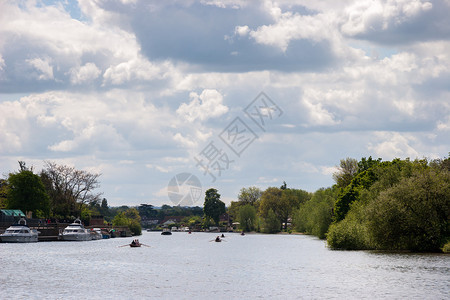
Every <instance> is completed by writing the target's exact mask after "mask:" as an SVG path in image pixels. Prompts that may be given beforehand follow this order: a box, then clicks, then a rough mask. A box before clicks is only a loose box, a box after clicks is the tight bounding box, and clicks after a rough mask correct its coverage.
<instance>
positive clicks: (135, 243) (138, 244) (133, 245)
mask: <svg viewBox="0 0 450 300" xmlns="http://www.w3.org/2000/svg"><path fill="white" fill-rule="evenodd" d="M140 246H141V243H140V242H139V240H133V241H132V242H131V243H130V247H131V248H136V247H140Z"/></svg>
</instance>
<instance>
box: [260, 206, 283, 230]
mask: <svg viewBox="0 0 450 300" xmlns="http://www.w3.org/2000/svg"><path fill="white" fill-rule="evenodd" d="M280 223H281V222H280V220H279V219H278V217H277V215H276V214H275V212H274V211H273V210H272V209H271V208H270V209H269V210H268V211H267V215H266V217H265V218H264V225H263V226H264V227H263V232H265V233H277V232H279V231H280Z"/></svg>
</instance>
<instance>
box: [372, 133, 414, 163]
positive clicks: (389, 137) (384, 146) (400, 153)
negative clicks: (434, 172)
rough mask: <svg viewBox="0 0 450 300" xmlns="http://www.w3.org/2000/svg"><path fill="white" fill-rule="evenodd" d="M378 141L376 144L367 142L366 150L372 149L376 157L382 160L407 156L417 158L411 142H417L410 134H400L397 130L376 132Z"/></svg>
mask: <svg viewBox="0 0 450 300" xmlns="http://www.w3.org/2000/svg"><path fill="white" fill-rule="evenodd" d="M377 136H378V139H379V140H380V142H378V143H377V144H375V145H374V144H372V143H369V145H368V147H367V148H368V150H369V151H374V152H375V153H376V155H377V156H378V157H382V158H383V159H384V160H390V159H394V158H405V157H409V158H412V159H415V158H419V156H420V155H419V152H418V151H416V150H415V149H414V147H413V146H411V144H415V143H417V140H416V138H415V137H413V136H412V135H410V134H401V133H398V132H379V133H377Z"/></svg>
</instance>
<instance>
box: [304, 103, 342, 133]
mask: <svg viewBox="0 0 450 300" xmlns="http://www.w3.org/2000/svg"><path fill="white" fill-rule="evenodd" d="M302 102H303V105H304V106H305V108H306V109H307V110H308V115H309V124H310V125H313V126H332V125H337V124H339V123H340V121H339V120H336V117H335V116H334V115H333V114H332V113H330V112H329V111H327V110H326V109H324V108H323V106H322V104H321V103H315V104H314V103H311V102H310V101H309V100H308V99H303V101H302ZM309 124H308V125H307V126H310V125H309Z"/></svg>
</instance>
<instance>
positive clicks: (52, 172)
mask: <svg viewBox="0 0 450 300" xmlns="http://www.w3.org/2000/svg"><path fill="white" fill-rule="evenodd" d="M100 175H101V174H92V173H89V172H87V171H82V170H76V169H75V168H74V167H70V166H66V165H57V164H56V163H54V162H50V161H46V162H45V169H44V170H43V171H42V173H41V177H42V178H43V181H44V184H45V185H46V187H47V190H48V193H49V195H50V197H51V201H52V204H53V207H54V208H56V209H57V210H58V211H60V213H61V210H62V211H66V213H67V212H71V213H76V212H78V213H80V212H81V209H82V207H83V205H84V204H87V203H98V202H99V201H100V200H101V198H100V196H101V195H102V193H95V192H94V190H95V189H97V188H99V187H100V182H99V181H98V178H99V177H100ZM77 205H78V207H77Z"/></svg>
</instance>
